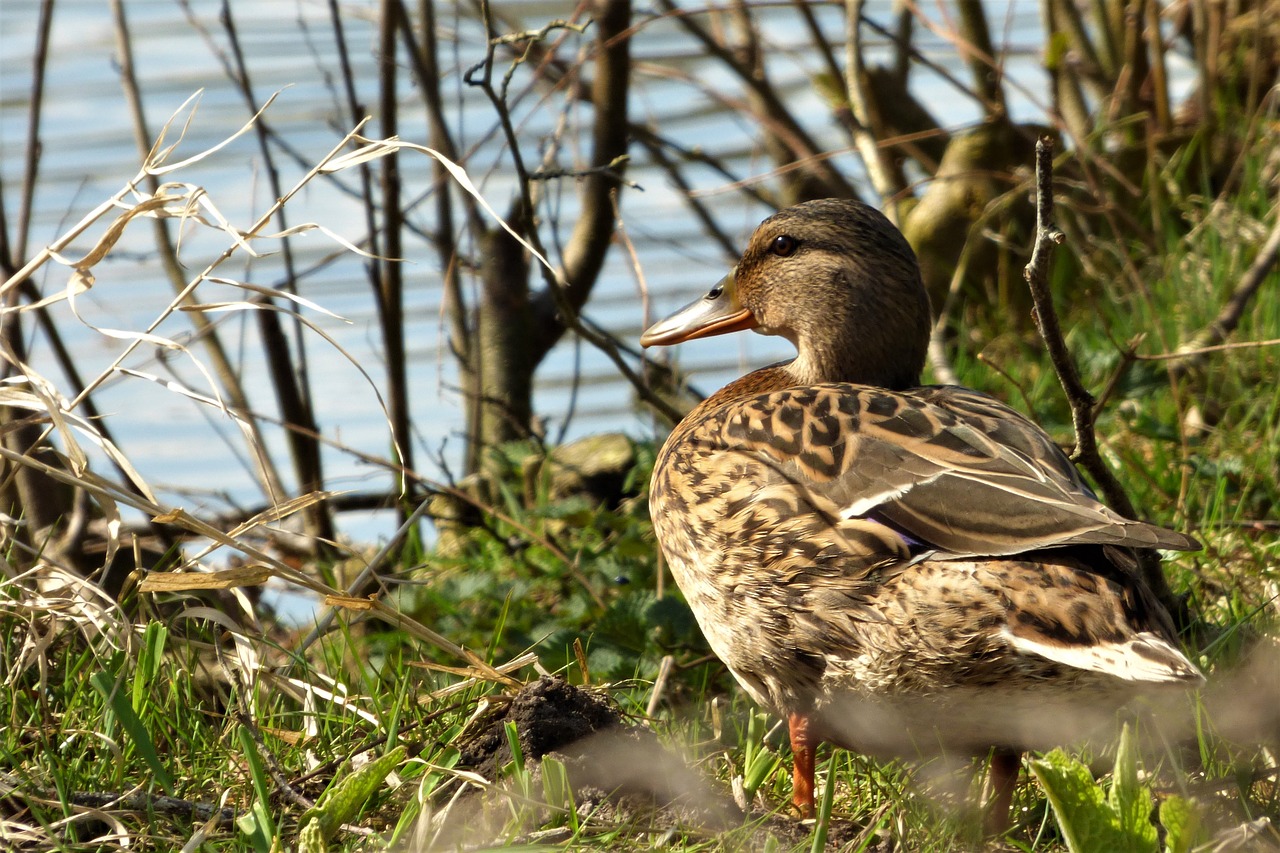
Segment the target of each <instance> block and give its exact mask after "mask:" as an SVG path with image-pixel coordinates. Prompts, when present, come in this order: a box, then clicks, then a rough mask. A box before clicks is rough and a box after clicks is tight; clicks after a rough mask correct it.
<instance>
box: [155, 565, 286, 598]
mask: <svg viewBox="0 0 1280 853" xmlns="http://www.w3.org/2000/svg"><path fill="white" fill-rule="evenodd" d="M275 576H276V573H275V572H274V571H272V570H271V569H270V568H268V567H266V566H236V567H235V568H230V569H221V570H219V571H216V572H151V573H150V574H148V575H147V576H146V577H145V578H143V579H142V582H141V583H139V584H138V591H139V592H191V591H194V590H202V589H231V588H233V587H239V586H257V585H258V584H264V583H266V582H267V581H269V580H271V578H273V577H275Z"/></svg>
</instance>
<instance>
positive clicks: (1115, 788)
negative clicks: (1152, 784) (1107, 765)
mask: <svg viewBox="0 0 1280 853" xmlns="http://www.w3.org/2000/svg"><path fill="white" fill-rule="evenodd" d="M1111 777H1112V781H1111V791H1110V793H1109V794H1108V797H1107V802H1108V804H1109V805H1110V806H1111V810H1112V811H1113V812H1114V813H1115V815H1116V818H1117V820H1119V822H1120V828H1121V829H1123V830H1124V832H1125V834H1126V835H1127V836H1128V837H1129V839H1130V845H1129V847H1128V848H1126V849H1130V850H1140V851H1141V850H1155V849H1156V848H1157V846H1158V845H1159V842H1160V839H1159V836H1158V834H1157V833H1156V827H1155V824H1153V823H1152V822H1151V792H1150V791H1149V790H1147V788H1146V786H1145V785H1143V784H1142V783H1141V782H1139V781H1138V746H1137V739H1136V738H1135V737H1134V734H1133V729H1132V728H1131V727H1130V726H1129V725H1128V724H1127V723H1126V724H1125V727H1124V728H1123V729H1122V730H1121V732H1120V744H1119V746H1117V747H1116V764H1115V768H1114V769H1113V770H1112V772H1111Z"/></svg>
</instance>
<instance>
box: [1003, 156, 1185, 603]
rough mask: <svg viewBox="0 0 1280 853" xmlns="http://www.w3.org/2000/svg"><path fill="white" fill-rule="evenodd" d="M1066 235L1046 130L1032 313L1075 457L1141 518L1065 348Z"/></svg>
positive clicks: (1159, 590) (1030, 268) (1148, 573)
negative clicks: (1101, 440)
mask: <svg viewBox="0 0 1280 853" xmlns="http://www.w3.org/2000/svg"><path fill="white" fill-rule="evenodd" d="M1063 239H1065V238H1064V235H1063V233H1062V232H1061V231H1059V230H1058V228H1057V226H1055V225H1054V224H1053V139H1052V137H1048V136H1042V137H1040V139H1039V140H1037V141H1036V240H1035V245H1034V247H1033V248H1032V250H1031V260H1030V261H1029V262H1028V263H1027V267H1026V270H1025V277H1026V280H1027V284H1028V286H1029V287H1030V289H1031V297H1032V299H1033V300H1034V302H1035V307H1034V309H1033V311H1032V316H1033V317H1034V318H1035V321H1036V327H1037V328H1038V329H1039V330H1040V337H1041V338H1042V339H1043V340H1044V343H1045V347H1046V349H1048V351H1049V359H1050V361H1051V362H1052V363H1053V369H1054V372H1055V373H1056V374H1057V375H1058V381H1059V383H1061V385H1062V390H1063V392H1064V393H1065V394H1066V397H1067V402H1068V403H1069V404H1070V406H1071V423H1072V426H1073V428H1074V430H1075V438H1076V446H1075V451H1074V452H1073V453H1072V454H1071V459H1072V461H1074V462H1075V463H1076V464H1078V465H1080V466H1081V467H1082V468H1084V470H1085V471H1086V472H1088V474H1089V476H1090V477H1091V478H1092V479H1093V482H1094V483H1095V484H1096V485H1097V487H1098V490H1099V491H1100V492H1101V493H1102V496H1103V499H1104V500H1106V502H1107V503H1108V504H1110V505H1111V507H1112V508H1113V509H1114V510H1115V511H1116V512H1118V513H1120V514H1121V515H1123V516H1126V517H1128V518H1137V513H1136V511H1135V509H1134V506H1133V502H1132V501H1130V500H1129V496H1128V494H1126V493H1125V490H1124V488H1123V487H1122V486H1121V485H1120V481H1119V480H1117V479H1116V476H1115V474H1113V473H1112V472H1111V469H1110V468H1108V467H1107V465H1106V463H1105V462H1104V461H1103V459H1102V455H1101V454H1100V453H1099V451H1098V438H1097V434H1096V433H1095V432H1094V421H1095V418H1096V415H1097V413H1096V410H1095V407H1094V399H1093V395H1092V394H1090V393H1089V391H1088V390H1087V389H1086V388H1085V387H1084V383H1083V382H1081V381H1080V374H1079V371H1077V370H1076V365H1075V361H1074V360H1073V359H1072V358H1071V352H1070V350H1068V349H1067V344H1066V341H1065V340H1064V339H1063V336H1062V328H1061V326H1060V325H1059V323H1058V315H1057V312H1056V311H1055V310H1054V307H1053V295H1052V293H1051V292H1050V290H1049V258H1050V256H1051V255H1052V253H1053V247H1054V246H1055V245H1057V244H1058V243H1061V242H1062V241H1063ZM1138 555H1139V556H1138V559H1139V562H1140V564H1141V568H1142V573H1143V579H1144V580H1145V581H1146V582H1147V585H1148V586H1149V587H1150V588H1151V590H1152V592H1154V593H1155V595H1156V597H1157V598H1159V600H1160V601H1161V603H1163V604H1164V605H1165V606H1166V607H1168V608H1169V609H1170V610H1171V611H1173V612H1175V613H1176V612H1179V610H1180V608H1179V607H1178V603H1177V600H1176V599H1175V598H1174V596H1173V593H1172V592H1171V591H1170V589H1169V584H1168V581H1167V580H1166V579H1165V577H1164V572H1163V571H1162V570H1161V568H1160V560H1159V557H1158V556H1156V555H1155V552H1153V551H1139V552H1138Z"/></svg>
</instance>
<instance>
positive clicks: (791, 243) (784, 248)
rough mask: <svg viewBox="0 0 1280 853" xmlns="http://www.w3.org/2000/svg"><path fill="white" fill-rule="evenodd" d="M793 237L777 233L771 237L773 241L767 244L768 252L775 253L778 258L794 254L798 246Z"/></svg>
mask: <svg viewBox="0 0 1280 853" xmlns="http://www.w3.org/2000/svg"><path fill="white" fill-rule="evenodd" d="M799 245H800V244H799V243H798V242H796V238H795V237H789V236H787V235H786V234H779V235H778V236H777V237H774V238H773V242H772V243H770V244H769V253H770V254H772V255H777V256H778V257H780V258H786V257H790V256H791V255H793V254H795V251H796V248H797V247H799Z"/></svg>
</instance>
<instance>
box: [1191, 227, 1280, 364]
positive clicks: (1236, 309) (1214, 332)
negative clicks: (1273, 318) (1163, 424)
mask: <svg viewBox="0 0 1280 853" xmlns="http://www.w3.org/2000/svg"><path fill="white" fill-rule="evenodd" d="M1278 257H1280V216H1277V217H1276V221H1275V223H1274V224H1273V225H1272V226H1271V234H1270V235H1269V236H1268V237H1267V242H1266V243H1264V244H1263V246H1262V249H1261V250H1259V252H1258V256H1257V257H1256V258H1254V259H1253V263H1252V264H1250V266H1249V269H1248V270H1247V271H1246V272H1245V274H1244V275H1243V276H1241V278H1240V283H1239V284H1237V285H1236V289H1235V290H1234V291H1233V292H1232V294H1231V298H1230V299H1228V300H1227V303H1226V304H1225V305H1223V306H1222V309H1221V310H1220V311H1219V312H1218V316H1216V317H1214V318H1213V321H1212V322H1210V323H1209V325H1208V326H1205V327H1204V328H1203V329H1201V330H1200V331H1199V332H1197V333H1196V335H1195V336H1194V337H1193V338H1192V339H1191V340H1190V341H1189V342H1187V343H1186V344H1183V345H1182V346H1181V347H1179V348H1178V349H1179V350H1182V351H1184V352H1185V357H1184V358H1183V360H1181V361H1178V362H1175V363H1174V365H1173V366H1172V373H1173V375H1174V376H1175V377H1180V376H1185V375H1186V374H1187V373H1188V371H1190V370H1191V369H1192V368H1193V367H1195V366H1197V365H1199V364H1201V363H1202V362H1203V361H1204V352H1203V350H1205V349H1207V348H1210V347H1215V346H1217V345H1218V344H1220V343H1222V342H1223V341H1225V340H1226V339H1227V338H1228V337H1230V335H1231V333H1232V332H1234V331H1235V330H1236V326H1238V325H1239V324H1240V319H1241V318H1242V317H1243V316H1244V312H1245V309H1246V308H1247V307H1248V305H1249V303H1250V302H1251V301H1252V300H1253V297H1254V295H1255V294H1256V293H1257V292H1258V289H1259V288H1260V287H1262V284H1263V282H1265V281H1266V280H1267V275H1268V274H1269V273H1270V272H1271V270H1272V269H1273V268H1274V267H1275V266H1276V261H1277V258H1278Z"/></svg>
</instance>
